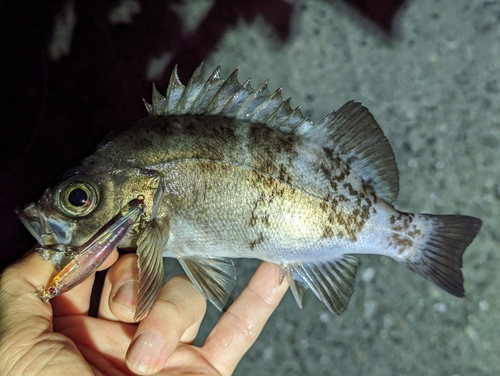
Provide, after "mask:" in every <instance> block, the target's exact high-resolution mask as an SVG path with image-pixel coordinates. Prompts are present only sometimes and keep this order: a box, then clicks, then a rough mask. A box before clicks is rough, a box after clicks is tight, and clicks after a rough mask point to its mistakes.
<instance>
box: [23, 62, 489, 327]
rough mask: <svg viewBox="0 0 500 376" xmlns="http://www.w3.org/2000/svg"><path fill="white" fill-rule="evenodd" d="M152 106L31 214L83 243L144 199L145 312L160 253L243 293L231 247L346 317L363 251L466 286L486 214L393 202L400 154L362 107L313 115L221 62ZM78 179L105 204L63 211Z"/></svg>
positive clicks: (211, 295)
mask: <svg viewBox="0 0 500 376" xmlns="http://www.w3.org/2000/svg"><path fill="white" fill-rule="evenodd" d="M146 106H147V108H148V111H149V114H150V116H149V117H147V118H145V119H142V120H140V121H137V122H135V123H133V124H131V125H129V126H128V127H125V128H124V129H123V130H121V131H119V132H117V133H115V134H113V135H111V136H110V137H109V138H108V139H107V140H106V141H104V142H103V143H102V144H101V145H100V146H99V147H98V149H97V151H96V152H95V153H93V154H92V155H91V156H90V157H88V158H87V159H85V160H84V161H83V162H82V164H81V165H80V166H78V167H76V168H75V169H73V170H71V171H69V172H68V173H67V174H66V175H65V178H64V179H63V181H62V183H61V184H60V185H59V186H58V188H56V189H54V190H52V191H50V190H49V191H47V192H46V194H45V196H44V198H43V199H42V200H41V201H40V203H44V204H40V203H39V204H38V206H36V208H35V206H33V205H32V206H30V208H29V210H28V209H26V210H25V211H26V214H25V215H26V216H27V217H30V218H31V219H30V220H24V222H25V224H27V223H28V222H30V221H31V222H30V223H34V222H37V221H39V222H40V221H41V220H40V219H36V218H35V217H45V218H49V217H50V218H51V220H52V223H55V222H57V221H58V223H63V222H64V221H66V222H64V223H65V224H64V225H59V226H60V227H64V226H66V227H68V228H70V230H68V231H66V233H71V234H72V239H71V244H73V243H80V244H81V243H83V242H84V241H85V240H87V239H88V238H90V237H91V236H92V234H93V233H95V231H97V230H98V228H99V225H102V223H105V222H102V221H103V220H104V217H109V218H110V217H111V214H112V213H113V212H114V211H116V210H118V209H117V208H120V207H121V206H120V205H123V203H124V202H126V201H127V200H130V199H131V197H132V198H133V197H137V195H143V196H144V197H145V201H144V202H145V204H146V207H147V208H148V210H147V213H146V214H147V225H146V226H145V228H144V229H143V230H142V233H141V234H140V235H139V236H138V237H137V236H130V237H128V238H127V239H125V240H124V241H123V242H122V244H121V245H122V246H126V247H137V253H138V255H139V268H140V280H139V299H138V309H137V313H136V318H137V319H140V318H141V317H143V316H144V315H145V314H146V313H147V310H148V309H149V307H150V306H151V304H152V302H153V301H154V299H155V297H156V294H157V292H158V290H159V288H160V287H161V279H162V277H163V264H162V262H161V257H162V255H163V256H167V257H176V258H177V259H178V260H179V261H180V262H181V265H182V266H183V268H184V270H185V271H186V273H187V274H188V275H189V276H190V278H191V280H192V281H193V283H194V284H195V285H196V286H197V287H198V288H199V290H200V291H201V292H202V293H203V294H204V295H205V296H206V297H207V298H208V299H209V300H211V301H212V302H213V303H214V304H215V305H216V306H217V307H219V308H220V309H223V308H224V307H225V306H226V305H227V304H228V302H229V301H230V296H231V294H232V290H233V289H234V281H235V278H236V272H235V269H234V265H233V263H232V261H231V258H235V257H253V258H259V259H262V260H267V261H270V262H274V263H277V264H279V265H281V269H282V278H286V279H287V281H288V283H290V285H291V290H292V292H293V294H294V296H295V298H296V300H297V303H298V304H299V306H301V304H302V303H301V302H302V297H303V294H304V293H305V291H306V290H307V289H311V290H312V291H313V292H314V294H315V295H316V296H317V297H318V298H319V299H320V300H322V301H323V302H324V303H325V304H326V306H327V307H328V308H329V309H330V310H331V311H332V312H335V313H337V314H340V313H342V312H343V311H344V309H345V308H346V306H347V303H348V301H349V299H350V296H351V294H352V292H353V290H354V280H355V272H356V267H357V259H356V258H354V257H353V256H351V255H352V254H357V253H371V254H380V255H385V256H389V257H392V258H394V259H395V260H397V261H399V262H400V263H402V264H404V265H406V266H407V267H408V268H409V269H411V270H413V271H415V272H417V273H419V274H420V275H422V276H423V277H424V278H426V279H428V280H430V281H432V282H433V283H435V284H436V285H438V286H439V287H441V288H443V289H445V290H446V291H448V292H449V293H451V294H454V295H456V296H463V293H464V290H463V285H462V283H463V277H462V274H461V271H460V268H461V257H462V253H463V252H464V250H465V248H466V247H467V246H468V245H469V244H470V242H471V241H472V240H473V239H474V237H475V236H476V234H477V233H478V231H479V229H480V226H481V221H480V220H478V219H476V218H473V217H466V216H432V215H427V214H408V213H401V212H399V211H397V210H396V209H394V207H393V206H392V203H393V202H394V200H395V199H396V197H397V194H398V191H399V184H398V171H397V167H396V162H395V158H394V154H393V152H392V149H391V147H390V146H389V143H388V142H387V140H386V138H385V137H384V135H383V133H382V130H381V129H380V127H379V126H378V125H377V123H376V122H375V120H374V119H373V117H372V115H371V114H370V113H369V112H368V110H367V109H366V108H364V107H363V106H361V105H360V104H359V103H355V102H348V103H346V104H345V105H344V106H342V107H341V108H340V109H339V110H338V111H335V112H332V113H331V114H329V115H327V116H326V117H325V118H324V119H323V120H321V121H320V122H319V123H318V124H316V125H314V124H313V123H312V122H311V121H310V120H309V119H306V118H305V117H303V116H302V114H301V113H300V111H299V109H295V110H292V109H291V108H290V106H289V100H283V99H282V97H281V89H279V90H277V91H276V92H274V93H272V94H271V93H269V92H268V90H267V83H264V84H263V85H261V86H260V87H259V88H258V89H257V90H253V89H252V88H251V86H250V84H249V81H247V82H246V83H245V84H243V85H240V84H239V83H238V81H237V79H236V72H235V73H233V74H232V75H231V76H230V77H229V78H228V79H227V80H226V81H224V80H222V79H221V78H220V75H219V69H217V70H215V72H214V73H213V74H212V75H211V77H210V78H209V79H208V80H204V79H203V77H202V75H201V67H200V68H199V69H198V70H197V71H196V72H195V74H194V75H193V77H192V78H191V80H190V81H189V83H188V85H187V86H186V87H184V86H183V85H182V84H181V83H180V81H179V80H178V78H177V74H176V72H174V73H173V75H172V79H171V81H170V84H169V87H168V89H167V94H166V96H165V97H164V96H162V95H160V94H159V93H158V92H157V91H156V89H153V101H152V104H151V105H149V104H146ZM82 176H84V177H85V179H92V180H93V181H94V182H95V185H96V186H97V187H98V188H96V190H98V191H99V192H98V196H99V197H98V206H97V208H96V209H93V210H95V211H93V212H91V213H89V214H88V216H83V218H80V217H78V218H77V219H74V218H73V219H71V220H69V219H68V218H67V217H68V216H67V213H66V216H61V215H60V214H59V213H57V211H58V210H59V211H60V208H59V206H58V204H57V202H58V201H57V197H58V195H61V193H60V192H65V190H66V189H67V190H69V191H71V190H72V189H75V188H73V187H74V185H75V184H79V183H73V182H74V181H77V180H78V179H80V178H81V177H82ZM65 179H69V180H65ZM75 179H76V180H75ZM82 179H83V178H82ZM68 182H69V183H68ZM68 197H69V196H68ZM59 201H60V200H59ZM47 203H48V204H47ZM68 205H69V204H68ZM70 209H71V208H70ZM56 218H57V219H56ZM101 218H102V219H101ZM42 222H43V220H42ZM45 222H48V221H45ZM27 226H28V227H29V226H34V227H36V226H38V225H32V224H29V223H28V224H27ZM66 227H65V228H66ZM31 230H32V233H35V234H34V235H35V236H36V232H37V231H36V230H33V228H32V229H31ZM54 232H56V231H54ZM59 232H61V231H59ZM39 241H40V240H39ZM42 245H43V246H47V247H48V246H49V245H48V244H42Z"/></svg>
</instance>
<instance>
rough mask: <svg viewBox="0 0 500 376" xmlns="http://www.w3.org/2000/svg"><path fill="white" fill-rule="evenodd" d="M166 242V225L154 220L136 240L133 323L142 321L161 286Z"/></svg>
mask: <svg viewBox="0 0 500 376" xmlns="http://www.w3.org/2000/svg"><path fill="white" fill-rule="evenodd" d="M167 240H168V224H166V223H164V221H161V220H158V219H155V220H153V221H150V222H148V223H147V224H146V227H145V228H144V231H143V233H142V234H141V236H140V238H139V239H138V240H137V256H138V260H137V266H138V267H139V287H138V291H137V307H136V310H135V316H134V321H140V320H142V319H143V318H144V317H145V316H146V314H147V313H148V312H149V309H150V308H151V306H152V305H153V303H154V301H155V299H156V297H157V296H158V293H159V292H160V289H161V288H162V286H163V275H164V270H163V257H162V253H163V249H164V248H165V244H166V243H167Z"/></svg>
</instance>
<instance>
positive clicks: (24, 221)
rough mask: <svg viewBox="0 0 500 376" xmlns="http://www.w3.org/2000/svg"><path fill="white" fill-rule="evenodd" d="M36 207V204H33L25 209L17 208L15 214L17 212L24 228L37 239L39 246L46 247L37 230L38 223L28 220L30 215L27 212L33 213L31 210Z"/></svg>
mask: <svg viewBox="0 0 500 376" xmlns="http://www.w3.org/2000/svg"><path fill="white" fill-rule="evenodd" d="M34 207H35V206H34V204H33V203H31V204H29V205H27V206H25V207H24V209H21V208H16V209H15V212H16V215H17V217H18V218H19V219H20V220H21V222H22V224H23V225H24V227H26V229H27V230H28V231H29V232H30V234H31V235H32V236H33V237H34V238H35V239H36V241H37V242H38V244H40V245H42V246H45V245H46V244H45V242H44V241H43V239H42V237H41V234H39V233H38V231H37V230H36V229H35V226H34V223H36V222H34V221H33V220H30V219H29V218H28V214H27V212H26V211H27V210H29V211H30V212H31V209H32V208H34Z"/></svg>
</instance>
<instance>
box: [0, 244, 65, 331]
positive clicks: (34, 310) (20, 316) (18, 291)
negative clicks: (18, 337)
mask: <svg viewBox="0 0 500 376" xmlns="http://www.w3.org/2000/svg"><path fill="white" fill-rule="evenodd" d="M55 273H56V270H55V268H54V267H53V266H52V264H51V263H50V262H47V261H45V260H43V259H42V258H41V257H40V256H39V255H38V254H37V253H36V252H33V251H32V250H31V251H29V252H28V253H26V254H25V255H24V256H23V257H22V258H21V259H20V260H19V261H17V262H16V263H14V264H12V265H10V266H8V267H7V268H5V270H4V271H3V272H2V275H1V279H0V312H1V314H0V320H1V321H0V329H1V330H2V333H3V332H4V330H7V327H6V326H5V325H4V324H6V323H7V324H8V323H9V322H19V321H24V320H26V319H28V318H29V319H30V320H31V319H37V320H38V319H42V318H43V321H44V322H45V321H46V320H51V319H52V309H51V305H50V304H45V303H43V302H42V300H41V299H40V298H39V297H38V295H37V292H38V291H39V290H40V289H41V288H42V287H45V286H47V284H48V282H50V280H51V279H52V277H53V276H54V275H55ZM4 320H8V321H7V322H4ZM32 324H34V323H33V322H31V321H24V325H23V326H31V325H32Z"/></svg>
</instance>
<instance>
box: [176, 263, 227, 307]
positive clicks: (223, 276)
mask: <svg viewBox="0 0 500 376" xmlns="http://www.w3.org/2000/svg"><path fill="white" fill-rule="evenodd" d="M179 262H180V264H181V266H182V268H183V269H184V271H185V272H186V274H187V275H188V276H189V278H190V279H191V281H192V282H193V284H194V285H195V286H196V287H197V288H198V290H199V291H200V292H201V294H202V295H203V296H204V297H205V299H208V300H209V301H210V302H211V303H212V304H213V305H215V306H216V307H217V308H218V309H219V310H220V311H224V310H225V309H227V303H228V302H229V301H231V299H232V295H233V292H234V286H235V283H236V269H235V267H234V263H233V260H231V259H230V258H223V257H221V258H216V257H207V256H193V257H179Z"/></svg>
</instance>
